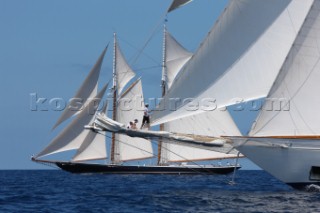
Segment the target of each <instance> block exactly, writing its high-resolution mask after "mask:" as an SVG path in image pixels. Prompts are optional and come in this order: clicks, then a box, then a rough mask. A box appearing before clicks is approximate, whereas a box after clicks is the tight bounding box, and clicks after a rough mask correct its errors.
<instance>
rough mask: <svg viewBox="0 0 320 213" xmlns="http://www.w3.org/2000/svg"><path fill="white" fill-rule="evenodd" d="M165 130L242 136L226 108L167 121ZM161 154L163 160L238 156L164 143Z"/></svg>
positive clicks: (194, 133)
mask: <svg viewBox="0 0 320 213" xmlns="http://www.w3.org/2000/svg"><path fill="white" fill-rule="evenodd" d="M164 130H165V131H168V132H177V133H185V134H190V135H204V136H211V137H217V136H221V135H234V136H240V135H241V133H240V132H239V130H238V128H237V126H236V125H235V123H234V121H233V120H232V118H231V116H230V114H229V112H228V111H226V110H222V109H219V110H215V111H212V112H209V113H202V114H198V115H193V116H190V117H186V118H182V119H178V120H176V121H172V122H169V123H166V124H165V125H164ZM161 155H162V157H163V158H164V159H163V160H161V161H162V162H166V161H168V162H177V161H179V162H187V161H203V160H215V159H225V158H236V157H237V155H236V154H224V153H221V152H214V151H209V150H204V149H199V148H192V147H187V146H181V145H175V144H170V143H164V144H163V149H162V151H161Z"/></svg>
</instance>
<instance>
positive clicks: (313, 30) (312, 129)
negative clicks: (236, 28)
mask: <svg viewBox="0 0 320 213" xmlns="http://www.w3.org/2000/svg"><path fill="white" fill-rule="evenodd" d="M319 44H320V1H319V0H315V1H314V3H313V6H312V7H311V9H310V12H309V14H308V16H307V18H306V20H305V22H304V24H303V26H302V28H301V30H300V32H299V34H298V36H297V38H296V40H295V42H294V44H293V46H292V48H291V51H290V53H289V55H288V57H287V60H286V61H285V63H284V65H283V67H282V69H281V71H280V74H279V76H278V78H277V79H276V81H275V83H274V86H273V87H272V89H271V91H270V93H269V95H268V98H267V100H266V103H265V105H264V107H263V110H262V112H261V114H260V116H259V117H258V120H257V122H256V124H255V125H254V126H253V128H252V130H251V132H250V135H252V136H295V135H300V136H308V135H319V134H320V123H319V120H320V114H319V106H320V98H319V95H313V94H317V93H318V91H319V89H320V84H319V82H320V50H319Z"/></svg>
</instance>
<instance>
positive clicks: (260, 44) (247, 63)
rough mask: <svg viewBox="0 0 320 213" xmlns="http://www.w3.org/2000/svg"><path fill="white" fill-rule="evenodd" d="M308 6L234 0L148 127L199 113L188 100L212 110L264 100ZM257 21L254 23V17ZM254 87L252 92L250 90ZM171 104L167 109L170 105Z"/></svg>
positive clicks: (286, 0)
mask: <svg viewBox="0 0 320 213" xmlns="http://www.w3.org/2000/svg"><path fill="white" fill-rule="evenodd" d="M311 3H312V1H311V0H307V1H301V0H268V1H265V0H255V1H252V0H234V1H230V3H229V5H228V7H227V8H226V10H225V11H224V13H223V14H222V15H221V17H220V18H219V20H218V21H217V22H216V24H215V26H214V27H213V28H212V30H211V32H210V33H209V34H208V36H207V38H206V39H205V40H204V42H203V43H202V44H201V45H200V48H199V49H198V50H197V52H196V53H195V54H194V56H193V57H192V59H190V61H189V62H188V63H187V64H186V65H185V66H184V68H183V69H182V71H181V72H180V74H179V76H178V77H177V78H176V80H175V82H174V85H173V86H172V87H171V89H170V91H168V93H167V95H166V96H165V97H164V100H163V101H162V104H161V107H162V108H163V107H164V110H159V111H157V112H155V113H154V114H153V116H152V120H153V125H157V124H160V123H164V122H169V121H172V120H175V119H178V118H182V117H185V116H189V115H192V114H197V113H201V112H203V111H204V110H201V107H200V108H199V110H189V111H188V110H186V108H185V106H187V105H188V103H189V102H188V101H187V102H186V101H184V100H186V99H187V98H192V99H193V101H194V103H196V104H199V105H201V104H202V101H203V100H204V99H207V98H211V99H214V100H216V106H217V107H218V108H219V107H223V106H228V105H232V104H235V99H237V100H239V99H242V100H244V101H249V100H253V99H257V98H260V97H265V96H266V95H267V94H268V92H269V90H270V88H271V86H272V83H273V82H274V80H275V78H276V76H277V74H278V72H279V70H280V68H281V66H282V64H283V62H284V60H285V57H286V56H287V54H288V52H289V50H290V48H291V45H292V43H293V42H294V39H295V38H296V35H297V33H298V31H299V29H300V27H301V25H302V23H303V21H304V19H305V17H306V14H307V12H308V10H309V8H310V5H311ZM257 17H259V18H257ZM253 88H254V89H253ZM176 98H180V99H182V101H180V102H175V104H174V108H172V100H175V99H176Z"/></svg>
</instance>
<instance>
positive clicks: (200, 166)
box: [151, 141, 213, 175]
mask: <svg viewBox="0 0 320 213" xmlns="http://www.w3.org/2000/svg"><path fill="white" fill-rule="evenodd" d="M162 142H163V141H162ZM151 143H153V144H158V143H157V142H154V141H151ZM162 148H163V149H165V150H166V151H168V152H171V153H172V154H174V155H176V156H178V157H180V158H182V159H184V160H188V159H187V158H185V157H183V156H181V155H179V154H177V153H175V152H173V151H172V150H169V149H168V148H166V147H164V146H163V147H162ZM166 160H168V159H166ZM190 162H192V163H194V164H195V165H197V166H199V168H202V169H206V168H205V167H204V166H202V165H200V164H198V163H197V162H195V161H190ZM182 166H183V165H182ZM185 168H188V169H191V170H193V171H195V170H194V169H192V168H189V167H187V166H185ZM206 171H207V173H204V174H207V175H209V174H208V173H213V172H211V171H210V170H207V169H206ZM195 172H196V173H200V174H202V172H199V171H195Z"/></svg>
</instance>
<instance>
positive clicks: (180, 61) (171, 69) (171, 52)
mask: <svg viewBox="0 0 320 213" xmlns="http://www.w3.org/2000/svg"><path fill="white" fill-rule="evenodd" d="M165 41H166V42H165V43H166V47H165V50H166V52H165V64H166V65H165V69H166V70H165V72H164V75H163V76H162V80H163V81H165V82H166V83H167V89H170V87H171V85H172V83H173V80H174V79H175V77H176V76H177V74H178V72H179V71H180V70H181V68H182V67H183V65H185V63H186V62H187V61H188V60H189V59H190V58H191V56H192V53H190V52H188V51H187V50H186V49H185V48H184V47H183V46H182V45H181V44H179V42H177V41H176V39H175V38H174V37H173V36H172V35H170V33H169V32H168V31H166V33H165Z"/></svg>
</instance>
